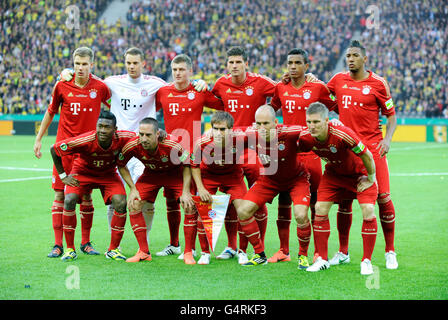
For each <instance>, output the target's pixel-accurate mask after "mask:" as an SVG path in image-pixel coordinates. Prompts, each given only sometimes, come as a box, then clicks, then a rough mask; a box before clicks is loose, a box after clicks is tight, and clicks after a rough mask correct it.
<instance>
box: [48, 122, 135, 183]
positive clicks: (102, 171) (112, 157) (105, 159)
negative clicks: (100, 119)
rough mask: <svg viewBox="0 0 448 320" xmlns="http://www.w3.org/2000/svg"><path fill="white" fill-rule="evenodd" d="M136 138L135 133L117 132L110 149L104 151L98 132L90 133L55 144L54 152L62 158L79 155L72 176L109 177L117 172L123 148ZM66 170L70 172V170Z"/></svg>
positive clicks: (72, 169)
mask: <svg viewBox="0 0 448 320" xmlns="http://www.w3.org/2000/svg"><path fill="white" fill-rule="evenodd" d="M134 137H135V133H134V132H130V131H124V130H120V131H117V132H116V134H115V135H114V137H113V139H112V144H111V145H110V147H109V148H108V149H103V148H102V147H101V146H100V145H99V143H98V139H97V134H96V131H89V132H86V133H84V134H81V135H79V136H76V137H73V138H68V139H65V140H62V141H59V142H57V143H55V145H54V150H55V151H56V154H57V155H59V156H60V157H62V156H65V155H68V154H74V153H78V154H79V156H78V157H77V158H76V159H75V161H74V163H73V167H72V168H71V171H70V173H71V174H73V173H82V174H86V175H91V176H107V175H110V174H113V173H114V172H115V169H116V165H117V160H118V158H119V155H120V152H121V148H123V146H124V145H125V144H126V143H127V142H129V141H130V140H131V139H132V138H134ZM64 169H66V170H67V171H68V169H69V168H64Z"/></svg>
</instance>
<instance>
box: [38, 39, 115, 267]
mask: <svg viewBox="0 0 448 320" xmlns="http://www.w3.org/2000/svg"><path fill="white" fill-rule="evenodd" d="M93 60H94V55H93V51H92V50H91V49H90V48H87V47H80V48H77V49H76V50H75V51H74V53H73V64H74V72H75V76H74V77H73V79H72V80H71V81H67V82H62V81H61V82H58V83H56V85H55V87H54V89H53V93H52V99H51V103H50V105H49V106H48V109H47V111H46V112H45V115H44V118H43V120H42V124H41V126H40V129H39V132H38V133H37V136H36V140H35V143H34V154H35V156H36V157H37V158H38V159H39V158H41V156H42V153H41V147H42V137H43V136H44V134H45V133H46V132H47V130H48V127H49V126H50V124H51V122H52V121H53V118H54V116H55V114H57V113H60V115H61V116H60V119H59V124H58V132H57V136H56V141H57V142H58V141H61V140H63V139H67V138H70V137H75V136H77V135H79V134H82V133H84V132H87V131H90V130H94V129H95V126H96V121H97V119H98V115H99V114H100V110H101V105H102V103H104V104H106V105H107V106H108V104H107V101H108V100H109V98H110V91H109V89H108V88H107V86H106V85H105V84H104V83H103V82H102V81H101V80H100V79H99V78H97V77H96V76H94V75H93V74H91V73H90V71H91V69H92V67H93ZM75 158H76V155H67V156H64V157H62V162H63V164H64V168H65V169H66V170H67V172H68V173H70V169H71V166H72V163H73V160H74V159H75ZM52 188H53V189H54V194H55V197H54V200H53V205H52V208H51V212H52V221H53V230H54V235H55V245H54V247H53V249H52V250H51V252H50V253H49V254H48V257H51V258H55V257H60V256H61V255H62V254H63V251H64V250H63V243H62V238H63V229H62V216H63V205H64V183H63V182H62V181H61V178H60V177H59V175H58V173H57V171H56V168H55V167H54V166H53V178H52ZM80 215H81V218H82V219H81V229H82V239H81V251H83V252H84V253H88V254H99V253H98V252H97V251H96V250H94V249H93V247H92V245H91V243H90V229H91V227H92V219H93V205H92V199H91V197H90V195H88V194H87V195H84V196H83V200H82V202H81V205H80Z"/></svg>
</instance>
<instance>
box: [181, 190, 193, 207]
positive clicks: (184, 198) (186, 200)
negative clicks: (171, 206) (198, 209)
mask: <svg viewBox="0 0 448 320" xmlns="http://www.w3.org/2000/svg"><path fill="white" fill-rule="evenodd" d="M179 202H180V205H181V206H182V208H184V210H191V209H193V208H194V206H195V204H194V200H193V198H192V197H191V194H189V193H183V194H182V195H181V196H180V198H179Z"/></svg>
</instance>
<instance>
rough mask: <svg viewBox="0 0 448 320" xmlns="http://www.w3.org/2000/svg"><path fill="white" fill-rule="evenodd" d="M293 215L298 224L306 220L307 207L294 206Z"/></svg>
mask: <svg viewBox="0 0 448 320" xmlns="http://www.w3.org/2000/svg"><path fill="white" fill-rule="evenodd" d="M294 216H295V218H296V221H297V223H298V224H305V223H307V222H308V207H300V208H294Z"/></svg>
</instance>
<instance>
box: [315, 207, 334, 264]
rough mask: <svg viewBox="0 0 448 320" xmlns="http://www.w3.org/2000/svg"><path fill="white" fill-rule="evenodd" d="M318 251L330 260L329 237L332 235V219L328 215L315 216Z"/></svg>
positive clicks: (325, 258) (323, 257)
mask: <svg viewBox="0 0 448 320" xmlns="http://www.w3.org/2000/svg"><path fill="white" fill-rule="evenodd" d="M313 231H314V239H315V243H316V252H317V253H318V254H319V256H321V257H322V259H324V260H328V238H329V237H330V220H328V216H327V215H326V216H320V215H317V214H316V215H315V216H314V222H313Z"/></svg>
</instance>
